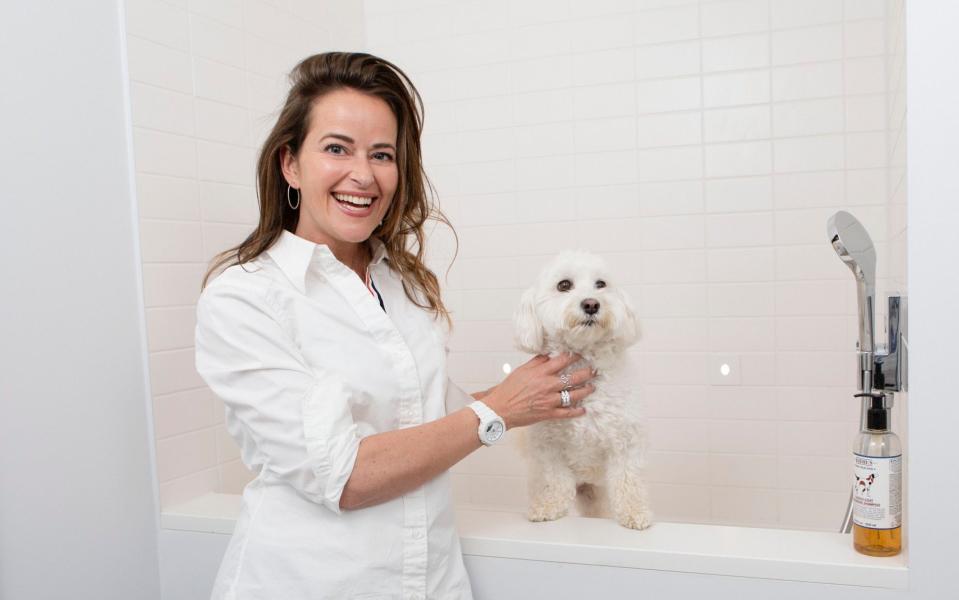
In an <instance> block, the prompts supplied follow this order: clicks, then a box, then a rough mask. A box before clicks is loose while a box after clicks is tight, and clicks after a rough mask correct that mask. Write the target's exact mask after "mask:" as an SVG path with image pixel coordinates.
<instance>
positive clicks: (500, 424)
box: [469, 400, 506, 446]
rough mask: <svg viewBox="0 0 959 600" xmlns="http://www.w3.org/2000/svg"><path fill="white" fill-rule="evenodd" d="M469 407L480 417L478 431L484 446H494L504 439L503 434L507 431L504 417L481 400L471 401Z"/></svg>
mask: <svg viewBox="0 0 959 600" xmlns="http://www.w3.org/2000/svg"><path fill="white" fill-rule="evenodd" d="M469 407H470V408H471V409H473V412H474V413H476V416H477V417H479V420H480V424H479V429H478V430H477V432H478V433H479V439H480V441H481V442H483V445H484V446H492V445H493V444H495V443H496V442H498V441H499V440H500V439H502V437H503V434H504V433H506V422H505V421H503V419H502V417H500V416H499V415H498V414H496V413H495V412H493V409H491V408H490V407H488V406H486V404H484V403H483V402H480V401H479V400H477V401H476V402H473V403H471V404H470V405H469Z"/></svg>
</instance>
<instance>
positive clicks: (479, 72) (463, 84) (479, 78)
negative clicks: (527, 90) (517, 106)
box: [446, 63, 558, 100]
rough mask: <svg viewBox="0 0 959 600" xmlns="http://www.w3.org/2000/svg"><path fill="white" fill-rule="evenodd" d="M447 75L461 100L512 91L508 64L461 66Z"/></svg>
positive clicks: (500, 94)
mask: <svg viewBox="0 0 959 600" xmlns="http://www.w3.org/2000/svg"><path fill="white" fill-rule="evenodd" d="M446 76H447V77H449V78H450V80H451V85H452V86H453V88H454V89H455V90H457V92H458V94H457V95H458V99H460V100H463V99H469V98H476V97H480V96H505V95H507V94H509V93H510V77H509V76H510V73H509V66H508V65H507V64H502V63H501V64H492V65H479V66H475V67H460V68H457V69H453V70H452V71H450V72H448V73H447V74H446ZM554 87H558V86H554Z"/></svg>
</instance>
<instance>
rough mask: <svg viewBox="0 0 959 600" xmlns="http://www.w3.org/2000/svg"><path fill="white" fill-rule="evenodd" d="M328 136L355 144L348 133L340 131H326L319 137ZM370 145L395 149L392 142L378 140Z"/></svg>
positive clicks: (324, 137)
mask: <svg viewBox="0 0 959 600" xmlns="http://www.w3.org/2000/svg"><path fill="white" fill-rule="evenodd" d="M328 137H331V138H334V139H337V140H343V141H344V142H346V143H347V144H355V143H356V140H354V139H353V138H351V137H350V136H348V135H343V134H342V133H327V134H326V135H324V136H323V137H321V138H320V139H321V140H323V139H326V138H328ZM372 147H373V148H389V149H391V150H393V151H394V152H395V151H396V146H394V145H393V144H390V143H387V142H378V143H376V144H373V146H372Z"/></svg>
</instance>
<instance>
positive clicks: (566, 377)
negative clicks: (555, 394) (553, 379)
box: [559, 373, 571, 390]
mask: <svg viewBox="0 0 959 600" xmlns="http://www.w3.org/2000/svg"><path fill="white" fill-rule="evenodd" d="M559 382H560V383H562V384H563V389H564V390H568V389H569V388H570V387H571V386H570V385H569V384H570V376H569V373H562V374H561V375H560V376H559Z"/></svg>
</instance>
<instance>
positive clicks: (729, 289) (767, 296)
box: [709, 283, 776, 317]
mask: <svg viewBox="0 0 959 600" xmlns="http://www.w3.org/2000/svg"><path fill="white" fill-rule="evenodd" d="M775 312H776V294H775V287H774V286H773V285H772V284H768V283H757V284H750V283H745V284H743V283H737V284H713V285H710V286H709V316H711V317H748V316H770V315H773V314H775Z"/></svg>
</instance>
